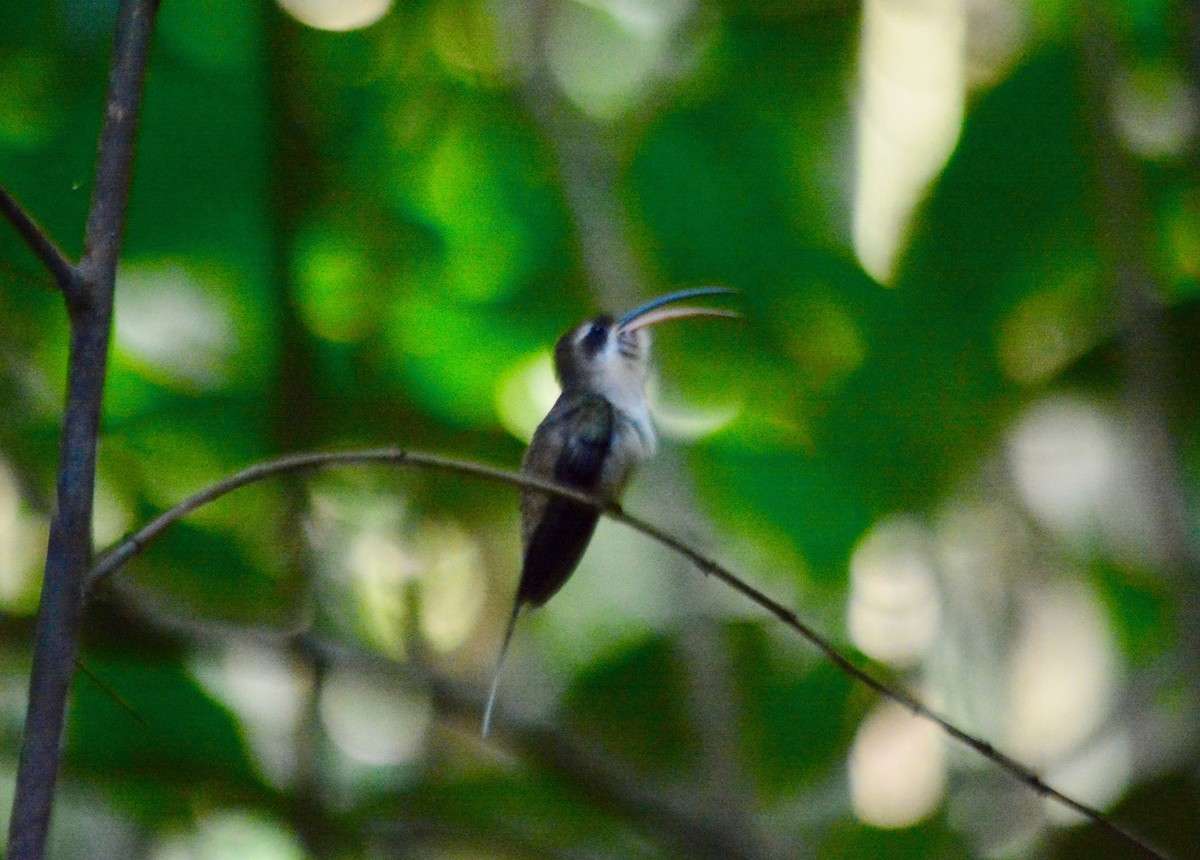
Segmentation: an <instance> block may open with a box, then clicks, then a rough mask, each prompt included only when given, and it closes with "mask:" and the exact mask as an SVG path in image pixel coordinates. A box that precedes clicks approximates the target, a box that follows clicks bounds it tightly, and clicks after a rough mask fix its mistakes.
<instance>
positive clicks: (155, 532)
mask: <svg viewBox="0 0 1200 860" xmlns="http://www.w3.org/2000/svg"><path fill="white" fill-rule="evenodd" d="M367 463H382V464H389V465H394V466H411V467H415V468H420V469H433V470H438V471H444V472H454V473H458V474H463V475H473V476H475V477H479V478H484V479H485V480H489V481H496V482H499V483H504V484H509V485H511V486H515V487H520V488H523V489H534V490H541V491H543V492H546V493H549V494H551V495H555V496H559V497H561V498H564V499H569V500H571V501H573V502H576V503H578V504H580V505H586V506H588V507H591V508H595V509H596V510H598V511H600V512H601V513H602V514H604V515H605V516H607V517H609V518H610V519H613V520H616V521H617V522H620V523H624V524H625V525H627V526H629V527H630V528H632V529H634V530H635V531H638V532H641V533H642V534H644V535H646V536H647V537H649V538H652V539H653V540H655V541H658V542H659V543H660V544H662V545H663V546H666V547H668V548H669V549H672V550H674V551H675V552H677V553H679V554H681V555H683V556H685V557H686V558H688V559H690V560H691V561H692V562H693V563H694V564H695V565H696V566H697V567H699V568H700V569H701V570H702V571H704V572H705V573H707V574H711V575H712V576H714V577H716V578H717V579H719V580H721V581H722V582H724V583H725V584H726V585H728V586H729V587H730V588H732V589H734V590H735V591H737V592H739V593H740V594H742V595H744V596H745V597H747V598H749V599H750V600H751V601H753V602H754V603H756V604H758V605H759V606H760V607H762V608H763V609H765V610H766V611H767V612H769V613H770V614H771V615H773V616H775V618H777V619H778V620H779V621H781V622H783V624H784V625H786V626H787V627H789V628H791V629H792V630H793V631H795V632H796V633H798V634H799V635H800V636H801V637H803V638H804V639H806V640H807V641H808V642H809V643H810V644H812V645H813V646H815V647H816V648H817V649H818V650H819V651H821V653H823V654H824V655H825V656H826V658H827V659H829V661H830V662H832V663H833V664H834V665H835V666H837V667H838V668H839V669H841V670H842V671H843V672H845V673H846V674H847V675H849V676H850V677H852V678H854V679H855V680H857V681H859V682H861V683H862V684H864V685H866V686H867V687H869V688H870V689H872V690H874V691H875V692H877V693H879V694H880V695H882V696H884V697H885V698H888V699H891V700H892V701H895V702H898V703H899V704H901V705H903V706H904V707H905V708H907V709H908V710H909V711H911V712H912V713H913V714H914V715H916V716H919V717H922V718H924V719H926V720H929V721H930V722H932V723H934V724H935V725H937V726H938V727H939V728H940V729H941V730H942V731H943V732H945V733H946V734H947V735H949V736H950V737H952V738H953V739H954V740H956V741H959V742H960V743H962V744H964V745H966V746H968V747H970V748H971V749H973V750H975V751H976V752H977V753H979V754H980V755H982V756H983V757H984V758H986V759H988V760H989V761H991V762H993V763H994V764H996V765H997V766H998V767H1000V768H1002V769H1003V770H1005V771H1007V772H1008V773H1010V774H1012V775H1013V776H1015V777H1016V778H1017V779H1018V780H1020V781H1021V782H1023V783H1024V784H1025V785H1027V786H1029V787H1030V788H1031V789H1033V790H1034V791H1035V792H1037V793H1038V794H1039V795H1041V796H1043V797H1049V798H1052V799H1054V800H1056V801H1058V802H1059V803H1061V804H1063V805H1064V806H1066V807H1068V808H1070V809H1072V810H1074V811H1075V812H1077V813H1079V814H1080V815H1082V816H1084V817H1085V818H1087V819H1088V820H1090V821H1091V822H1093V823H1094V824H1097V825H1099V826H1100V827H1102V828H1103V829H1105V830H1107V831H1109V832H1110V833H1111V834H1113V835H1114V836H1116V837H1117V838H1119V839H1121V840H1123V841H1124V842H1126V843H1128V844H1129V845H1130V846H1131V847H1133V848H1136V849H1137V850H1138V852H1139V853H1140V854H1141V855H1142V856H1144V857H1150V858H1156V860H1166V855H1164V854H1162V853H1161V852H1159V851H1158V850H1157V849H1155V848H1153V847H1152V846H1151V845H1150V844H1149V843H1147V842H1145V841H1144V840H1143V839H1142V838H1141V837H1139V836H1137V835H1136V834H1134V833H1133V832H1131V831H1129V830H1127V829H1125V828H1124V827H1122V826H1121V825H1119V824H1117V823H1116V822H1114V821H1112V820H1111V819H1110V818H1109V817H1108V816H1106V815H1105V814H1104V813H1103V812H1100V811H1099V810H1097V809H1094V808H1093V807H1090V806H1088V805H1086V804H1084V803H1081V802H1080V801H1078V800H1075V799H1073V798H1071V797H1068V796H1067V795H1065V794H1063V793H1062V792H1060V791H1058V790H1057V789H1055V788H1053V787H1051V786H1050V785H1047V784H1046V783H1045V782H1044V781H1043V780H1042V779H1041V777H1039V776H1038V775H1037V774H1036V773H1034V772H1033V771H1032V770H1031V769H1029V768H1028V767H1026V766H1025V765H1023V764H1021V763H1020V762H1019V761H1017V760H1016V759H1014V758H1012V757H1011V756H1008V755H1006V754H1004V753H1002V752H1000V751H999V750H997V749H996V748H995V747H993V746H992V745H991V744H990V743H988V742H987V741H983V740H980V739H979V738H976V737H975V736H973V735H971V734H969V733H967V732H965V731H963V730H962V729H960V728H958V727H957V726H955V725H954V724H952V723H951V722H949V721H948V720H947V719H945V718H944V717H942V716H939V715H938V714H937V713H935V712H934V711H932V710H930V709H929V708H928V707H926V706H925V705H924V704H922V703H921V702H919V701H918V700H917V699H915V698H913V697H912V696H910V695H909V694H908V693H905V692H904V691H903V690H900V689H898V688H896V687H893V686H891V685H890V684H887V683H886V682H884V681H881V680H879V679H878V678H876V677H875V676H874V675H872V674H870V673H869V672H867V671H866V670H864V669H861V668H859V667H858V666H857V665H856V664H855V663H854V661H852V660H851V659H850V658H849V657H847V656H845V655H844V654H843V653H842V652H841V651H840V650H839V649H838V648H837V646H836V645H834V644H833V643H832V642H830V641H829V640H828V639H826V638H825V637H824V636H823V635H821V634H820V633H818V632H817V631H816V630H814V629H813V628H812V627H810V626H809V625H807V624H806V623H804V622H803V621H801V620H800V618H799V617H798V616H797V615H796V614H795V613H794V612H792V610H790V609H788V608H787V607H785V606H784V605H783V604H781V603H779V602H778V601H776V600H774V599H772V598H771V597H768V596H767V595H766V594H764V593H763V592H762V591H759V590H758V589H757V588H755V587H754V586H752V585H750V584H749V583H747V582H746V581H745V580H743V579H742V578H741V577H739V576H737V575H736V574H734V573H733V572H732V571H730V570H729V569H728V568H726V567H724V566H723V565H721V564H719V563H718V562H716V561H715V560H713V559H712V558H710V557H709V556H707V555H705V554H704V553H702V552H700V551H699V550H697V549H695V548H693V547H692V546H691V545H690V544H688V543H686V542H685V541H683V540H680V539H679V538H676V537H674V536H673V535H670V534H667V533H666V532H664V531H663V530H662V529H660V528H658V527H657V526H655V525H652V524H651V523H648V522H646V521H645V520H642V519H639V518H638V517H635V516H633V515H631V514H627V513H625V512H624V511H623V510H621V508H620V507H619V506H617V505H611V504H606V503H604V502H603V501H601V500H599V499H596V498H593V497H591V496H589V495H586V494H584V493H581V492H579V491H578V490H574V489H571V488H570V487H564V486H560V485H557V484H553V483H550V482H548V481H543V480H540V479H537V478H533V477H530V476H528V475H523V474H518V473H516V472H509V471H506V470H503V469H497V468H494V467H492V466H485V465H482V464H479V463H473V462H470V461H465V460H455V459H452V458H449V457H441V456H438V455H436V454H427V453H424V452H420V451H405V450H401V449H399V448H380V449H373V450H364V451H340V452H330V453H314V454H293V455H289V456H285V457H280V458H278V459H275V460H269V461H266V462H263V463H258V464H256V465H254V466H251V467H249V468H247V469H244V470H242V471H240V472H237V473H236V474H233V475H230V476H229V477H227V478H224V479H222V480H220V481H218V482H216V483H215V484H212V485H211V486H209V487H207V488H205V489H203V490H201V491H200V492H198V493H196V494H194V495H192V496H190V497H189V498H187V499H185V500H184V501H182V502H180V503H179V504H178V505H176V506H175V507H173V508H171V509H170V510H169V511H166V512H164V513H162V514H160V515H159V516H157V517H155V518H154V519H153V520H151V521H150V522H149V523H147V524H146V525H145V526H143V527H142V528H140V529H139V530H138V531H137V532H135V533H134V534H132V535H130V536H129V537H127V538H125V539H124V540H122V541H120V542H119V543H118V544H116V545H115V546H113V547H111V548H110V549H108V550H107V551H105V552H104V553H103V554H102V556H101V557H100V558H99V559H98V560H97V562H96V564H95V566H94V567H93V568H92V570H91V572H90V574H89V576H88V578H87V584H86V586H85V588H86V591H85V596H86V595H90V594H91V592H92V591H93V590H94V588H95V587H96V586H97V585H98V584H99V583H100V582H102V581H103V580H104V579H105V578H106V577H108V576H111V575H112V574H113V573H114V572H116V571H117V570H118V569H119V568H120V567H121V565H123V564H124V563H125V562H127V561H129V560H130V559H131V558H133V557H134V556H136V555H138V554H139V553H141V552H142V551H143V550H144V549H145V548H146V547H147V546H148V545H149V544H150V543H151V542H152V541H154V540H155V539H156V538H157V537H159V536H160V535H162V533H163V532H165V531H166V530H167V529H168V528H169V527H170V526H171V525H172V524H173V523H175V522H177V521H178V520H180V519H182V518H183V517H185V516H187V515H188V514H189V513H191V512H193V511H195V510H196V509H198V508H200V507H203V506H204V505H206V504H208V503H209V502H212V501H214V500H216V499H219V498H221V497H222V496H225V495H227V494H229V493H231V492H233V491H234V490H236V489H238V488H240V487H244V486H246V485H248V484H253V483H256V482H258V481H262V480H264V479H266V478H270V477H273V476H276V475H280V474H284V473H288V472H295V471H302V470H309V469H317V468H323V467H327V466H349V465H363V464H367Z"/></svg>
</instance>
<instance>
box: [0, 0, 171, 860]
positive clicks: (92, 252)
mask: <svg viewBox="0 0 1200 860" xmlns="http://www.w3.org/2000/svg"><path fill="white" fill-rule="evenodd" d="M157 8H158V2H157V0H123V2H122V3H121V8H120V12H119V14H118V17H117V27H116V33H115V37H114V41H113V61H112V71H111V74H110V77H109V93H108V100H107V103H106V106H105V115H104V121H103V124H102V127H101V132H100V144H99V152H98V157H97V166H96V181H95V186H94V191H93V194H92V204H91V209H90V211H89V214H88V223H87V231H86V234H85V237H84V246H85V250H84V255H83V259H82V260H81V261H80V264H79V273H80V276H81V278H80V281H81V289H80V290H78V291H76V292H72V293H68V295H67V306H68V310H69V312H70V320H71V347H70V349H71V351H70V357H69V361H68V368H67V373H68V376H67V404H66V412H65V415H64V422H63V432H62V438H61V442H60V450H59V469H58V496H57V507H56V511H55V514H54V518H53V520H52V521H51V524H50V540H49V545H48V548H47V551H46V570H45V578H44V580H43V582H42V597H41V603H40V605H39V608H38V620H37V629H36V632H35V634H34V646H33V668H32V671H31V673H30V678H29V704H28V709H27V711H26V715H25V730H24V733H23V735H22V738H21V752H20V761H19V764H18V768H17V785H16V794H15V797H14V799H13V809H12V818H11V820H10V823H9V834H8V856H9V858H11V860H40V858H41V857H43V856H44V855H45V848H46V837H47V834H48V832H49V828H50V814H51V810H52V808H53V802H54V788H55V784H56V782H57V780H58V771H59V758H60V751H61V748H62V739H63V727H64V724H65V721H66V707H67V694H68V690H69V688H70V684H71V678H72V676H73V674H74V669H75V659H76V654H77V652H78V648H79V619H80V614H81V609H82V594H81V584H82V582H83V577H84V574H85V573H86V571H87V569H88V567H89V566H90V564H91V556H92V494H93V491H94V487H95V477H96V441H97V437H98V435H99V430H100V410H101V404H102V402H103V396H104V375H105V367H106V364H107V356H108V340H109V330H110V327H111V320H112V298H113V288H114V284H115V281H116V270H117V257H118V254H119V252H120V246H121V235H122V232H123V229H124V224H125V210H126V205H127V203H128V199H129V179H130V172H131V169H132V162H133V144H134V137H135V135H136V133H137V115H138V108H139V106H140V103H141V95H142V84H143V81H144V79H145V71H146V60H147V56H148V51H149V43H150V34H151V31H152V29H153V22H154V15H155V12H156V11H157Z"/></svg>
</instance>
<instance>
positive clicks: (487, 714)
mask: <svg viewBox="0 0 1200 860" xmlns="http://www.w3.org/2000/svg"><path fill="white" fill-rule="evenodd" d="M520 614H521V600H520V598H518V599H516V600H514V601H513V610H512V615H510V616H509V617H508V629H507V630H505V631H504V644H503V645H501V646H500V656H499V657H497V658H496V672H495V674H494V675H493V676H492V687H491V689H490V690H489V691H488V697H487V705H486V706H485V707H484V709H483V730H482V731H481V732H480V737H483V738H486V737H487V736H488V729H489V728H490V727H491V725H492V708H493V707H494V706H495V704H496V692H497V691H498V690H499V689H500V670H501V669H502V668H504V656H505V655H506V654H507V653H508V644H509V643H510V642H512V637H513V631H514V630H515V629H516V628H517V616H518V615H520Z"/></svg>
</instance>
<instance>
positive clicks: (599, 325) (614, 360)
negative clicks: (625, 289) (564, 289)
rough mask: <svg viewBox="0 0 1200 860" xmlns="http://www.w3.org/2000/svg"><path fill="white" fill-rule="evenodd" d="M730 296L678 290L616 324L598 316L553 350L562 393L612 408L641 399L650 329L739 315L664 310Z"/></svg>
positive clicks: (717, 290)
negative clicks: (590, 397) (588, 395)
mask: <svg viewBox="0 0 1200 860" xmlns="http://www.w3.org/2000/svg"><path fill="white" fill-rule="evenodd" d="M733 292H734V290H731V289H729V288H727V287H700V288H697V289H692V290H680V291H678V292H674V293H668V294H667V295H665V296H659V297H658V298H657V299H654V300H653V301H650V302H647V303H646V304H644V305H642V306H641V307H639V308H636V309H634V310H632V311H630V312H629V313H627V314H625V315H624V316H623V317H621V318H620V319H614V318H613V317H611V316H608V315H607V314H602V315H601V316H598V317H594V318H593V319H590V320H586V321H585V322H582V323H580V324H579V325H577V326H575V327H574V328H573V329H571V330H570V331H568V332H567V333H566V334H564V335H563V336H562V337H560V338H559V339H558V343H557V344H556V345H555V347H554V370H555V372H556V373H557V374H558V381H559V383H561V385H562V387H563V391H564V392H577V391H578V392H582V391H590V392H595V393H597V394H601V395H604V396H605V397H607V398H608V399H609V400H610V401H612V402H614V403H621V402H623V401H627V400H628V399H630V398H640V397H641V396H642V387H643V386H644V385H645V383H646V376H647V375H648V373H649V368H650V331H649V329H650V326H653V325H657V324H658V323H661V322H666V321H667V320H676V319H687V318H689V317H726V318H736V317H737V316H738V315H737V314H736V313H734V312H733V311H727V310H716V309H713V308H697V307H667V305H671V304H674V303H675V302H678V301H682V300H684V299H690V298H696V297H698V296H715V295H728V294H730V293H733Z"/></svg>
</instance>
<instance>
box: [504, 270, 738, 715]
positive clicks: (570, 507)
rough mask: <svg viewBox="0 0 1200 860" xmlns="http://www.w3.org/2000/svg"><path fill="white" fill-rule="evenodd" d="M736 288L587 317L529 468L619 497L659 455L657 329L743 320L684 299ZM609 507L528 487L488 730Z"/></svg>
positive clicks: (566, 353)
mask: <svg viewBox="0 0 1200 860" xmlns="http://www.w3.org/2000/svg"><path fill="white" fill-rule="evenodd" d="M734 292H735V291H734V290H731V289H729V288H727V287H700V288H697V289H690V290H679V291H677V292H673V293H668V294H667V295H665V296H659V297H658V298H656V299H654V300H652V301H650V302H647V303H646V304H644V305H642V306H641V307H638V308H635V309H634V310H632V311H630V312H629V313H627V314H625V315H624V316H622V317H620V318H619V319H614V318H613V317H611V316H609V315H607V314H601V315H600V316H597V317H594V318H592V319H590V320H585V321H584V322H581V323H579V324H578V325H576V326H575V327H574V328H572V329H571V330H570V331H568V332H567V333H566V334H564V335H563V336H562V337H560V338H559V339H558V342H557V343H556V344H555V346H554V372H555V375H556V376H557V377H558V382H559V384H560V385H561V387H562V393H561V394H560V395H559V397H558V400H557V401H556V402H555V404H554V407H553V408H552V409H551V410H550V412H549V414H547V415H546V417H545V418H544V419H542V423H541V424H539V425H538V427H537V429H536V430H535V431H534V433H533V439H532V441H531V442H530V443H529V450H527V451H526V452H525V458H524V460H522V462H521V474H524V475H529V476H531V477H536V478H540V479H542V480H547V481H552V482H554V483H558V484H563V485H565V486H568V487H572V488H574V489H576V490H579V491H581V492H584V493H588V494H590V495H592V496H595V497H596V498H597V499H599V500H601V501H604V502H615V501H616V500H617V498H618V497H619V496H620V494H621V491H622V490H623V489H624V488H625V485H626V484H627V483H628V481H629V479H630V477H631V476H632V475H633V472H634V470H635V469H636V468H637V467H638V466H639V465H640V464H641V463H643V462H644V461H645V460H647V459H648V458H649V457H651V456H653V454H654V451H655V448H656V446H657V441H656V438H655V435H654V425H653V424H652V423H651V421H650V410H649V409H648V408H647V406H646V394H645V385H646V380H647V378H648V376H649V374H650V332H649V328H650V326H653V325H657V324H658V323H661V322H666V321H667V320H676V319H686V318H689V317H702V316H703V317H725V318H736V317H737V316H738V314H736V313H735V312H733V311H728V310H716V309H713V308H698V307H687V306H677V307H668V305H673V304H674V303H675V302H678V301H682V300H684V299H691V298H697V297H700V296H715V295H728V294H731V293H734ZM599 518H600V512H599V511H598V510H597V509H596V508H591V507H586V506H584V505H580V504H578V503H576V502H572V501H570V500H568V499H564V498H561V497H557V496H550V495H548V494H546V493H543V492H540V491H538V490H522V491H521V542H522V545H523V546H524V561H523V564H522V566H521V579H520V582H519V584H518V585H517V595H516V599H515V600H514V601H513V609H512V614H511V615H510V616H509V619H508V627H507V629H506V630H505V632H504V642H503V644H502V645H501V646H500V655H499V657H498V658H497V661H496V671H495V675H494V676H493V678H492V686H491V690H490V692H489V693H488V699H487V706H486V707H485V708H484V712H483V737H485V738H486V737H487V734H488V728H489V726H490V724H491V719H492V708H493V706H494V705H495V703H496V691H497V689H498V688H499V685H500V670H501V668H502V667H503V664H504V656H505V655H506V654H507V653H508V646H509V643H510V642H511V641H512V635H513V630H514V629H515V627H516V624H517V618H518V616H519V615H520V614H521V610H522V609H523V608H524V607H526V606H529V607H538V606H541V605H542V604H544V603H545V602H546V601H547V600H549V599H550V598H551V597H553V596H554V595H555V594H556V593H557V592H558V590H559V589H560V588H562V586H563V584H564V583H565V582H566V581H567V579H569V578H570V576H571V574H572V573H573V572H574V571H575V568H576V566H577V565H578V564H579V560H580V559H581V558H582V557H583V553H584V550H586V549H587V545H588V542H589V541H590V540H591V538H592V532H594V531H595V529H596V523H597V521H598V520H599Z"/></svg>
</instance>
